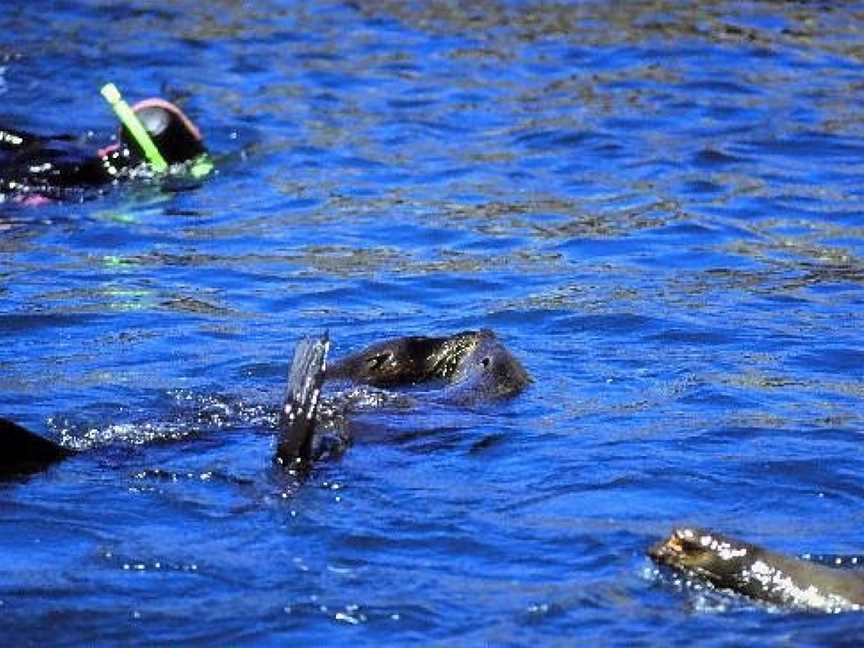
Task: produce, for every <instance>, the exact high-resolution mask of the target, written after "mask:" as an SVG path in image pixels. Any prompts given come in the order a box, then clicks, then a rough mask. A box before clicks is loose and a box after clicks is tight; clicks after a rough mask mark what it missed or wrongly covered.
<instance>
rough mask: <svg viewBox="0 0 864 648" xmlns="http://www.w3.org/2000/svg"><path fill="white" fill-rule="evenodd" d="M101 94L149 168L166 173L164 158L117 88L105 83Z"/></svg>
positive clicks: (166, 165) (166, 167)
mask: <svg viewBox="0 0 864 648" xmlns="http://www.w3.org/2000/svg"><path fill="white" fill-rule="evenodd" d="M101 93H102V96H103V97H105V100H106V101H107V102H108V103H109V104H111V108H113V109H114V112H115V113H116V114H117V117H118V118H119V119H120V121H121V122H123V125H124V126H125V127H126V129H127V130H128V131H129V132H130V133H131V134H132V137H134V138H135V141H136V142H137V144H138V146H140V147H141V150H142V151H143V152H144V156H145V157H146V158H147V162H149V163H150V166H152V167H153V169H154V170H156V171H166V170H167V169H168V163H167V162H166V161H165V158H163V157H162V154H161V153H160V152H159V149H158V148H156V144H154V143H153V139H152V138H151V137H150V134H149V133H148V132H147V129H146V128H144V125H143V124H142V123H141V120H140V119H138V116H137V115H136V114H135V112H134V111H133V110H132V108H130V107H129V104H127V103H126V102H125V101H124V100H123V97H122V95H121V94H120V91H119V90H118V89H117V86H115V85H114V84H113V83H106V84H105V85H104V86H102V90H101Z"/></svg>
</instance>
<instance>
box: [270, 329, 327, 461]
mask: <svg viewBox="0 0 864 648" xmlns="http://www.w3.org/2000/svg"><path fill="white" fill-rule="evenodd" d="M329 350H330V337H329V336H328V335H327V333H325V334H324V335H322V336H321V337H320V338H306V339H304V340H301V341H300V343H299V344H298V345H297V348H296V349H295V350H294V360H293V361H292V363H291V371H290V372H289V374H288V389H287V391H286V393H285V401H284V403H283V404H282V410H281V412H280V413H279V445H278V447H277V449H276V461H277V462H278V463H280V464H282V465H283V466H287V467H289V468H290V467H294V466H298V465H299V466H300V467H308V465H309V463H310V462H311V460H312V456H311V455H312V436H313V434H314V432H315V423H316V421H315V417H316V414H317V411H318V397H319V396H320V395H321V387H322V386H323V384H324V374H325V371H326V368H327V352H328V351H329Z"/></svg>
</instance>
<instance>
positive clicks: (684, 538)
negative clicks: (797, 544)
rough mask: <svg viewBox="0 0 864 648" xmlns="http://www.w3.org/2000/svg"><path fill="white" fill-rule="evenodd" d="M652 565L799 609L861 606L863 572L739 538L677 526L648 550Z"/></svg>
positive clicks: (830, 610)
mask: <svg viewBox="0 0 864 648" xmlns="http://www.w3.org/2000/svg"><path fill="white" fill-rule="evenodd" d="M648 555H649V556H650V557H651V558H652V559H653V560H654V561H656V562H658V563H659V564H662V565H667V566H669V567H673V568H675V569H680V570H684V571H686V572H689V573H692V574H695V575H697V576H699V577H701V578H704V579H705V580H707V581H709V582H710V583H712V584H713V585H714V586H715V587H719V588H722V589H728V590H731V591H733V592H736V593H738V594H742V595H744V596H747V597H750V598H753V599H756V600H760V601H764V602H766V603H772V604H776V605H786V606H791V607H797V608H802V609H811V610H817V611H827V612H836V611H844V610H857V609H859V606H862V605H864V574H862V573H860V572H855V571H850V570H843V569H835V568H833V567H827V566H825V565H819V564H817V563H813V562H810V561H807V560H802V559H799V558H792V557H789V556H784V555H782V554H779V553H775V552H773V551H770V550H768V549H764V548H762V547H759V546H757V545H754V544H750V543H748V542H745V541H743V540H738V539H735V538H730V537H728V536H724V535H721V534H719V533H714V532H712V531H707V530H705V529H699V528H694V527H681V528H678V529H675V530H673V531H672V533H671V534H670V535H669V537H668V538H666V539H665V540H663V541H661V542H659V543H657V544H656V545H654V546H652V547H651V548H650V549H649V550H648Z"/></svg>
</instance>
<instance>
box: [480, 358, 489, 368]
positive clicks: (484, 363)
mask: <svg viewBox="0 0 864 648" xmlns="http://www.w3.org/2000/svg"><path fill="white" fill-rule="evenodd" d="M480 364H482V365H483V367H484V368H485V369H488V368H489V365H491V364H492V358H490V357H489V356H486V357H485V358H483V359H482V360H481V361H480Z"/></svg>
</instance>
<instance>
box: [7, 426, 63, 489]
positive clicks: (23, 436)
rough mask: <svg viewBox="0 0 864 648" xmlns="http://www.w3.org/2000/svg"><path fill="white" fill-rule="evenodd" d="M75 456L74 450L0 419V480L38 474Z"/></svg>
mask: <svg viewBox="0 0 864 648" xmlns="http://www.w3.org/2000/svg"><path fill="white" fill-rule="evenodd" d="M74 454H76V453H75V451H74V450H70V449H69V448H64V447H63V446H61V445H60V444H58V443H54V442H53V441H50V440H48V439H46V438H44V437H41V436H39V435H38V434H35V433H33V432H31V431H30V430H27V429H26V428H23V427H21V426H20V425H18V424H17V423H13V422H12V421H10V420H8V419H4V418H0V478H10V477H14V476H16V475H28V474H32V473H36V472H39V471H41V470H44V469H45V468H47V467H48V466H50V465H51V464H54V463H57V462H58V461H63V460H64V459H66V458H68V457H71V456H72V455H74Z"/></svg>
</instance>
